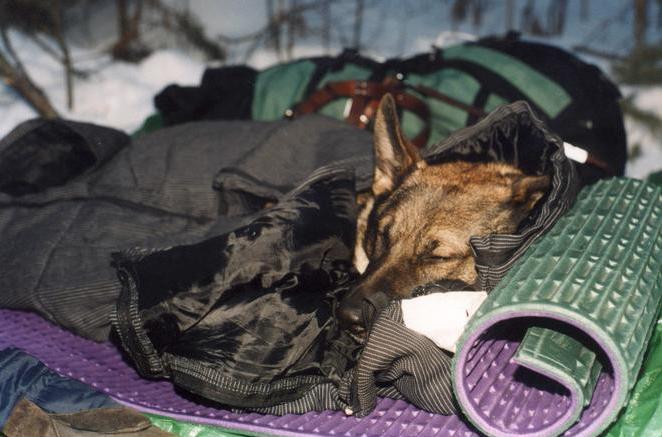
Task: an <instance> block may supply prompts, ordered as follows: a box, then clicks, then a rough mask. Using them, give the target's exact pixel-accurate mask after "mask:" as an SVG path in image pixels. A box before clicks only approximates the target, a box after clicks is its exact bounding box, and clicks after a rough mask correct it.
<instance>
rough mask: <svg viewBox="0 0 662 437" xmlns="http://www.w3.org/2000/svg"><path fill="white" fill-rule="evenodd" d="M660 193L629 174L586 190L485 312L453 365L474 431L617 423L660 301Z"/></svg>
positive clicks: (584, 430)
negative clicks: (475, 427)
mask: <svg viewBox="0 0 662 437" xmlns="http://www.w3.org/2000/svg"><path fill="white" fill-rule="evenodd" d="M660 191H661V190H660V188H659V187H654V186H651V185H648V184H645V183H643V182H641V181H636V180H630V179H625V178H619V179H611V180H606V181H601V182H598V183H596V184H595V185H592V186H590V187H587V188H585V189H584V190H583V191H582V192H581V193H580V195H579V197H578V200H577V203H576V204H575V205H574V207H573V208H572V209H571V210H570V211H569V212H568V213H567V214H566V215H565V216H563V217H562V218H561V219H559V221H558V222H557V223H556V224H555V225H554V227H553V228H552V229H551V230H550V231H549V232H548V233H547V234H545V235H544V236H543V237H542V238H541V239H540V240H539V241H538V242H536V243H535V244H534V245H533V246H531V248H529V249H528V251H527V253H526V255H525V256H524V257H523V258H522V259H521V260H520V261H519V262H518V263H517V264H516V265H515V266H513V268H512V270H511V271H510V272H509V273H508V274H507V275H506V277H505V278H504V279H503V280H502V281H501V283H500V284H499V285H498V286H497V288H495V289H494V290H493V291H492V293H491V294H490V295H489V297H488V298H487V299H486V300H485V302H484V303H483V305H481V307H480V308H479V310H478V311H477V312H476V314H475V315H474V317H473V318H472V319H471V321H470V322H469V325H468V327H467V329H466V330H465V333H464V335H463V337H462V338H461V339H460V342H459V343H458V348H457V351H458V352H457V354H456V356H455V359H454V369H453V372H454V375H453V384H454V388H455V394H456V396H457V399H458V402H459V404H460V406H461V408H462V410H463V411H464V413H465V414H466V416H467V417H468V418H469V420H470V421H471V422H472V423H473V424H474V425H475V426H477V427H478V428H479V429H480V430H482V431H483V432H485V433H487V434H489V435H495V436H506V435H514V434H515V435H520V436H548V435H549V436H552V435H559V434H561V433H563V432H564V431H566V432H565V434H564V435H581V436H585V435H597V434H599V433H600V432H601V431H602V430H604V429H605V428H606V427H607V426H608V425H609V424H610V423H611V422H612V421H613V420H614V419H615V417H616V415H617V413H618V412H619V411H620V409H621V408H622V407H623V406H624V404H625V402H626V401H627V398H628V394H629V393H630V391H631V389H632V387H633V385H634V383H635V380H636V375H637V373H638V372H639V369H640V367H641V363H642V360H643V355H644V352H645V350H646V346H647V343H648V340H649V338H650V335H651V332H652V328H653V326H654V322H655V320H656V319H655V317H656V315H657V312H658V310H659V307H660V304H661V301H662V268H661V266H662V241H661V239H660V230H661V228H662V217H661V214H662V196H661V192H660ZM532 326H533V327H532ZM526 327H530V328H529V329H528V331H527V330H526ZM522 338H523V339H522ZM578 420H579V423H577V421H578ZM573 425H574V426H573Z"/></svg>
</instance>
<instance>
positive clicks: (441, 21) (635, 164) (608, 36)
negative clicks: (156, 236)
mask: <svg viewBox="0 0 662 437" xmlns="http://www.w3.org/2000/svg"><path fill="white" fill-rule="evenodd" d="M578 3H579V2H571V3H570V6H569V8H578ZM334 4H335V3H334ZM351 4H353V3H352V2H349V3H343V2H340V3H339V4H338V5H339V6H338V7H335V6H334V9H333V13H334V17H335V16H336V15H343V14H345V15H347V16H348V17H351V16H352V13H353V10H352V8H351V7H350V6H351ZM366 4H367V5H368V6H367V7H366V12H365V20H364V21H365V25H364V30H363V34H362V43H363V48H362V52H363V54H365V55H367V56H372V57H375V58H376V59H385V58H387V57H393V56H410V55H413V54H415V53H421V52H425V51H428V50H429V49H430V48H431V47H432V46H446V45H448V44H450V43H454V42H459V41H462V40H466V39H471V38H474V37H475V36H481V35H485V34H494V33H501V32H503V31H504V30H505V28H504V22H505V19H504V16H503V9H504V8H503V7H500V6H498V5H499V3H496V5H497V6H495V3H487V4H488V5H489V6H488V7H489V8H491V9H490V10H489V11H487V12H486V13H485V14H484V20H483V24H482V25H481V27H480V28H476V27H474V26H473V25H472V24H470V23H461V24H459V25H456V26H453V25H452V24H451V23H450V19H449V14H448V12H449V9H448V4H446V2H444V3H443V5H442V3H441V2H435V1H420V2H399V1H395V0H384V1H380V2H366ZM190 5H191V8H192V10H194V11H195V12H196V13H197V15H198V16H199V18H200V20H201V22H202V23H203V25H204V26H205V28H206V29H207V33H208V34H209V35H218V34H221V33H222V34H223V35H226V36H235V37H236V36H241V35H245V34H248V33H250V32H253V31H256V30H258V29H260V28H262V27H264V25H265V24H266V11H265V7H264V5H265V3H264V1H263V0H245V1H242V2H236V1H230V0H190ZM402 5H404V7H403V6H402ZM444 5H445V6H444ZM590 5H591V8H592V9H591V17H590V20H589V21H587V22H584V21H582V20H581V19H580V18H579V14H578V10H577V11H575V10H574V9H571V11H570V13H569V14H568V17H569V18H568V22H567V23H566V28H567V29H566V32H565V33H564V34H563V35H562V36H560V37H555V38H552V39H545V40H543V41H544V42H547V43H551V44H556V45H560V46H562V47H566V48H572V47H574V46H576V45H577V44H588V45H591V46H592V47H593V48H596V49H603V50H608V51H616V52H618V51H623V50H627V48H628V44H631V40H632V38H631V28H632V22H631V21H632V17H631V16H630V15H631V14H629V15H628V14H623V13H622V12H621V9H622V6H621V5H622V3H620V2H619V1H618V0H604V1H600V2H591V3H590ZM535 6H536V8H537V9H539V10H541V11H544V10H545V9H544V8H545V6H546V2H544V1H541V2H535ZM389 10H391V11H397V13H395V14H393V13H386V11H389ZM619 14H620V15H619ZM310 16H311V18H310V20H311V21H313V22H312V24H311V25H312V26H314V25H315V23H314V20H315V19H319V18H315V15H314V14H310ZM515 24H516V25H517V23H515ZM451 29H453V31H450V30H451ZM651 32H652V34H651V35H649V36H650V38H652V39H655V38H661V37H662V29H655V26H652V30H651ZM351 33H352V26H351V18H349V19H346V20H344V21H343V22H341V23H340V24H339V25H337V26H334V27H333V29H332V41H331V44H330V48H329V50H328V51H325V49H324V48H323V47H322V46H321V43H320V41H319V37H317V36H314V35H313V36H311V37H308V38H304V39H303V40H301V41H300V42H297V44H296V45H295V47H294V57H307V56H318V55H323V54H336V53H338V52H339V51H340V50H341V47H342V46H343V44H346V42H347V41H348V40H349V39H351V38H349V37H350V35H351ZM106 37H107V35H106ZM11 38H12V41H13V42H14V45H15V47H16V51H17V52H18V53H19V55H20V56H21V58H22V60H23V63H24V64H25V65H26V67H27V69H28V71H29V73H30V75H31V76H32V78H33V79H34V81H35V82H36V83H37V84H38V85H39V86H40V87H42V89H43V90H44V91H45V92H46V94H47V95H48V96H49V98H50V99H51V102H52V103H53V106H54V107H55V108H56V109H57V110H58V111H59V112H60V113H61V114H62V115H63V116H64V117H67V118H71V119H75V120H81V121H88V122H92V123H97V124H101V125H106V126H112V127H115V128H118V129H122V130H124V131H126V132H132V131H134V130H136V129H137V128H138V127H139V126H140V125H141V124H142V122H143V121H144V119H145V118H146V117H147V116H149V115H150V114H152V113H153V111H154V108H153V103H152V101H153V97H154V96H155V95H156V94H157V93H158V92H159V91H161V90H162V89H163V88H164V87H165V86H166V85H168V84H171V83H177V84H179V85H197V84H199V81H200V78H201V76H202V73H203V71H204V68H205V65H204V63H203V62H201V61H200V60H198V58H197V57H196V56H194V55H193V54H189V53H185V52H182V51H178V50H175V49H170V50H160V51H157V52H154V53H153V54H152V55H151V56H149V57H148V58H146V59H145V60H144V61H142V62H141V63H139V64H128V63H123V62H113V61H112V60H111V58H110V57H109V56H108V55H107V54H104V53H103V52H102V51H101V50H100V49H98V48H94V47H100V46H103V45H102V44H96V45H95V44H79V45H80V46H83V45H84V46H85V48H82V47H72V57H73V59H74V61H75V66H76V68H78V69H81V70H84V71H86V72H88V75H87V77H84V78H83V77H76V78H75V86H74V99H75V100H74V109H73V110H72V111H69V110H68V109H67V108H66V95H65V86H64V75H63V72H62V67H61V65H60V64H59V63H58V62H57V61H55V60H54V59H52V58H51V57H50V56H49V55H47V54H46V53H44V52H43V51H42V50H40V49H39V48H38V47H36V46H34V45H33V44H32V43H30V42H29V41H28V40H27V39H26V38H24V37H22V36H21V35H20V34H18V33H15V32H12V33H11ZM106 42H107V41H106ZM584 58H585V59H586V60H588V61H589V62H593V63H596V64H598V65H599V66H600V67H602V68H603V69H606V68H607V65H606V64H605V63H604V61H602V60H601V59H598V58H591V57H586V56H584ZM279 61H280V59H279V58H278V56H277V55H276V54H275V53H274V52H273V51H272V50H267V49H264V48H258V49H257V50H255V51H254V52H252V54H251V55H250V56H249V57H247V58H246V57H245V55H244V54H243V50H242V48H239V49H236V50H234V51H231V52H230V59H229V63H247V64H249V65H251V66H253V67H255V68H259V69H262V68H265V67H268V66H270V65H273V64H274V63H277V62H279ZM623 90H624V95H630V94H632V93H634V94H635V96H636V97H635V102H636V103H637V104H638V105H639V106H640V107H641V108H642V109H646V110H650V111H655V112H656V113H657V114H658V115H660V116H662V87H627V88H625V87H624V88H623ZM0 114H2V117H0V137H2V136H4V135H5V134H7V133H8V132H9V131H10V130H11V129H12V128H13V127H14V126H16V125H17V124H18V123H20V122H22V121H24V120H26V119H29V118H32V117H34V116H36V114H35V113H34V111H33V110H32V109H31V108H30V107H29V106H27V104H25V103H24V102H23V101H22V100H21V99H20V98H19V97H18V96H17V95H16V94H15V93H14V92H13V91H12V90H11V89H9V88H8V87H6V86H5V87H2V85H0ZM625 123H626V131H627V135H628V143H629V144H630V145H633V144H638V145H639V147H640V149H641V152H642V153H641V156H639V157H637V158H635V159H633V160H631V161H629V162H628V164H627V167H626V174H627V175H629V176H631V177H637V178H644V177H646V176H647V175H648V174H649V173H651V172H652V171H655V170H659V169H660V168H662V139H661V138H660V137H659V135H655V134H654V133H652V132H650V131H649V130H647V128H645V127H643V126H641V125H640V124H638V123H637V122H635V121H634V120H631V119H626V121H625Z"/></svg>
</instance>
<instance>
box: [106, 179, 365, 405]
mask: <svg viewBox="0 0 662 437" xmlns="http://www.w3.org/2000/svg"><path fill="white" fill-rule="evenodd" d="M354 209H355V200H354V178H353V173H352V172H351V171H347V170H342V169H337V168H336V169H322V170H320V171H318V172H316V173H314V174H313V175H312V176H311V178H309V179H308V180H307V181H306V182H305V183H304V184H303V185H302V186H300V187H298V188H297V189H295V190H294V191H292V192H290V193H289V194H288V195H286V196H285V197H284V198H282V199H281V200H280V201H279V202H278V204H277V205H276V206H274V207H273V208H271V209H268V210H266V211H265V212H264V213H263V214H261V215H260V216H259V217H257V218H255V219H253V220H252V221H251V222H250V223H249V224H248V225H246V226H243V227H240V228H238V229H236V230H234V231H232V232H230V233H228V234H225V235H222V236H218V237H214V238H211V239H208V240H205V241H203V242H200V243H198V244H195V245H189V246H177V247H174V248H171V249H167V250H163V251H154V252H150V253H146V254H142V253H141V252H140V251H136V250H133V251H129V252H122V253H118V254H116V255H115V256H114V259H115V265H116V267H117V268H118V270H119V273H120V278H121V280H122V283H123V292H122V294H121V295H120V298H119V301H118V306H117V312H116V314H115V315H114V316H113V318H114V325H115V327H116V329H117V331H118V332H119V334H120V338H121V339H122V343H123V345H124V347H125V349H127V351H128V352H129V354H130V355H131V356H132V358H133V359H134V361H135V362H136V363H137V364H138V368H139V369H140V370H141V373H142V374H143V375H145V376H150V377H155V376H166V377H170V378H172V379H173V381H174V382H175V383H176V384H178V385H179V386H181V387H184V388H186V389H187V390H189V391H191V392H193V393H196V394H198V395H201V396H204V397H205V398H208V399H212V400H215V401H218V402H221V403H224V404H227V405H231V406H235V407H251V408H258V407H266V406H273V405H277V404H280V403H283V402H290V401H293V400H295V399H297V398H299V397H301V396H303V394H304V393H305V392H306V391H308V390H310V389H311V388H312V387H313V386H315V385H317V384H321V383H324V382H327V381H329V380H333V379H334V378H335V380H336V382H338V380H339V378H340V375H342V374H344V373H345V372H346V371H347V369H348V368H349V367H350V365H351V364H352V362H351V360H350V356H348V355H343V354H338V353H337V350H336V349H335V348H334V347H332V343H333V340H334V339H336V338H337V337H338V336H339V335H341V334H340V333H338V332H337V331H338V330H337V327H336V323H335V318H333V302H334V301H335V298H336V295H337V294H338V293H339V292H341V291H344V290H345V289H346V287H347V286H348V285H349V284H350V283H351V282H352V281H353V280H354V279H355V278H356V276H357V275H356V272H355V271H354V270H353V267H352V266H351V252H352V247H353V238H354V236H353V228H354V222H355V211H354ZM346 342H347V343H346V345H345V348H348V347H351V346H352V342H351V340H350V339H349V338H346ZM354 347H355V348H356V345H355V344H354Z"/></svg>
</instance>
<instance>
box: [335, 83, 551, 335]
mask: <svg viewBox="0 0 662 437" xmlns="http://www.w3.org/2000/svg"><path fill="white" fill-rule="evenodd" d="M374 152H375V167H374V175H373V182H372V189H371V193H369V194H368V195H367V196H365V197H364V198H363V199H361V200H360V201H359V204H360V206H361V208H362V209H361V211H360V213H359V216H358V220H357V239H356V247H355V253H354V264H355V265H356V267H357V269H358V270H359V271H360V272H361V273H362V276H361V278H360V279H359V282H358V284H357V285H356V286H355V288H354V289H352V290H351V291H350V292H349V293H348V294H347V295H346V296H345V297H344V298H343V299H342V300H341V302H340V305H339V308H338V313H337V315H338V317H339V318H340V321H341V324H342V325H343V326H344V327H346V328H349V330H350V332H352V333H353V334H355V335H357V336H359V337H361V336H362V335H363V334H364V327H363V326H362V320H361V312H362V303H363V301H364V298H366V297H369V296H371V295H373V294H375V293H384V294H385V295H386V297H387V298H388V299H397V298H404V297H408V296H410V295H411V293H412V291H413V290H414V289H415V288H416V287H417V286H421V285H425V284H427V283H430V282H433V281H440V280H450V281H454V282H456V283H457V282H459V283H461V284H466V287H465V288H470V289H472V288H474V287H475V284H476V281H477V273H476V269H475V264H474V257H473V254H472V251H471V247H470V246H469V238H470V237H471V236H474V235H479V236H480V235H487V234H492V233H512V232H514V231H515V230H516V228H517V225H518V224H519V222H520V221H521V220H522V219H523V218H524V217H526V216H527V215H528V213H529V211H530V210H531V208H533V206H534V205H535V203H536V202H537V201H538V200H539V199H540V198H541V197H542V196H543V194H544V193H545V191H546V190H547V189H548V187H549V183H550V181H549V177H548V176H528V175H525V174H524V173H522V171H521V170H519V169H518V168H516V167H514V166H512V165H510V164H506V163H500V162H491V163H472V162H466V161H455V162H447V163H442V164H436V165H428V164H427V163H426V162H425V161H424V160H423V159H422V158H421V156H420V155H419V152H418V150H417V149H416V148H415V147H414V146H413V145H412V144H411V143H409V142H408V141H406V140H405V139H404V138H403V136H402V132H401V130H400V125H399V122H398V116H397V113H396V108H395V102H394V100H393V97H392V96H391V95H390V94H387V95H385V96H384V97H383V98H382V100H381V102H380V104H379V108H378V110H377V114H376V116H375V126H374Z"/></svg>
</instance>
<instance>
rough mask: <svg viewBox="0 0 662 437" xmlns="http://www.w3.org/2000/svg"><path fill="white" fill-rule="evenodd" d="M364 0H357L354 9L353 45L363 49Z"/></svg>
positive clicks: (359, 49) (358, 49)
mask: <svg viewBox="0 0 662 437" xmlns="http://www.w3.org/2000/svg"><path fill="white" fill-rule="evenodd" d="M363 7H364V1H363V0H356V9H355V10H354V38H353V41H352V46H353V47H354V48H355V49H356V50H357V51H359V52H360V51H361V32H362V30H363Z"/></svg>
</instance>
